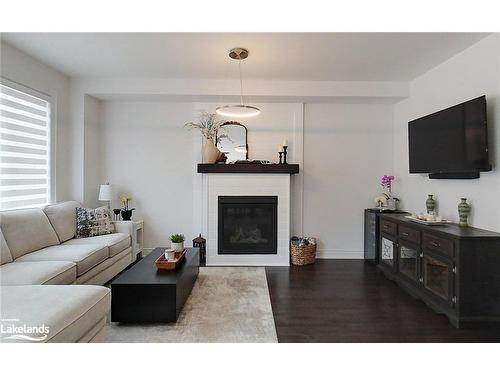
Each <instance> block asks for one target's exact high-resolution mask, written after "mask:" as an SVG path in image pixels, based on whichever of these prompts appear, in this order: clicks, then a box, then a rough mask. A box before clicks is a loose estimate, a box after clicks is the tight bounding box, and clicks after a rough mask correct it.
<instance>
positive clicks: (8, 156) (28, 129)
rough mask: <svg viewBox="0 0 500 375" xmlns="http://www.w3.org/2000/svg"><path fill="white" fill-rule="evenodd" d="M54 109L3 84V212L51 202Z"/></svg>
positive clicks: (0, 116)
mask: <svg viewBox="0 0 500 375" xmlns="http://www.w3.org/2000/svg"><path fill="white" fill-rule="evenodd" d="M50 107H51V106H50V102H48V101H47V100H45V99H43V98H41V97H37V96H34V95H32V94H31V93H28V92H23V91H20V90H18V89H17V88H16V89H15V88H13V87H10V86H8V85H5V84H0V210H8V209H14V208H26V207H36V206H42V205H45V204H47V203H49V202H50V196H51V195H50V118H51V116H50V110H51V108H50Z"/></svg>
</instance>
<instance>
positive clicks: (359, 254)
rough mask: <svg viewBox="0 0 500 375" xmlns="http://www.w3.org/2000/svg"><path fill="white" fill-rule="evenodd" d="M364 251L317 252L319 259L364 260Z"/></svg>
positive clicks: (338, 250)
mask: <svg viewBox="0 0 500 375" xmlns="http://www.w3.org/2000/svg"><path fill="white" fill-rule="evenodd" d="M364 257H365V255H364V252H363V250H358V249H320V250H318V251H317V252H316V258H318V259H364Z"/></svg>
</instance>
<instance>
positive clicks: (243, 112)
mask: <svg viewBox="0 0 500 375" xmlns="http://www.w3.org/2000/svg"><path fill="white" fill-rule="evenodd" d="M215 112H216V113H217V114H218V115H221V116H226V117H238V118H245V117H254V116H257V115H258V114H259V113H260V109H258V108H257V107H252V106H250V105H243V104H236V105H225V106H222V107H218V108H217V109H216V110H215Z"/></svg>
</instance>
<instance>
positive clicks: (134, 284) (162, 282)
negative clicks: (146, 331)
mask: <svg viewBox="0 0 500 375" xmlns="http://www.w3.org/2000/svg"><path fill="white" fill-rule="evenodd" d="M164 251H165V248H161V247H160V248H156V249H154V250H153V251H152V252H151V254H149V255H148V256H146V257H145V258H143V259H141V260H140V261H139V262H137V263H136V264H134V265H133V266H132V267H130V268H129V269H128V270H126V271H125V272H123V273H122V274H121V275H120V276H118V277H117V278H116V279H115V280H113V281H112V282H111V321H113V322H123V323H169V322H175V321H176V320H177V317H178V316H179V313H180V312H181V310H182V307H183V306H184V303H185V302H186V300H187V298H188V297H189V294H190V293H191V290H192V289H193V285H194V283H195V281H196V278H197V277H198V271H199V265H200V261H199V259H200V257H199V249H196V248H190V249H187V252H186V256H185V259H184V260H183V261H182V264H180V265H179V266H178V267H177V269H176V270H174V271H166V270H158V269H157V268H156V265H155V261H156V259H158V257H159V256H160V255H161V254H162V253H163V252H164Z"/></svg>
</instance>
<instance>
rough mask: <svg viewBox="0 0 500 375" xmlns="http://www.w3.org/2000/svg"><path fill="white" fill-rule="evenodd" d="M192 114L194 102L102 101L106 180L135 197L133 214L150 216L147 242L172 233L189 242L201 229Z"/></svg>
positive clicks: (153, 244) (114, 204) (163, 241)
mask: <svg viewBox="0 0 500 375" xmlns="http://www.w3.org/2000/svg"><path fill="white" fill-rule="evenodd" d="M192 115H193V104H189V103H188V104H185V103H167V102H102V103H101V124H100V125H101V126H100V138H101V143H100V148H101V149H100V152H101V155H102V158H101V163H100V167H101V172H100V177H101V181H109V182H110V183H111V184H113V185H114V186H115V188H116V192H117V195H119V194H129V195H131V196H132V197H133V199H134V200H133V201H132V204H131V207H135V208H136V211H134V213H133V217H132V218H143V219H144V220H145V231H144V235H145V246H146V247H156V246H166V245H168V244H169V241H168V237H169V235H170V234H172V233H177V232H181V233H184V234H185V235H186V238H187V239H188V244H189V241H190V240H191V239H193V238H194V237H196V236H197V235H198V234H199V232H197V231H199V227H196V228H194V226H193V186H194V178H195V176H196V173H195V171H196V156H197V155H196V154H195V152H194V151H193V135H192V134H191V133H190V132H188V131H187V130H186V129H185V128H183V124H184V123H185V122H187V121H189V120H190V119H191V118H192ZM113 207H116V208H118V207H120V203H119V202H118V200H115V201H114V202H112V208H113Z"/></svg>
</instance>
